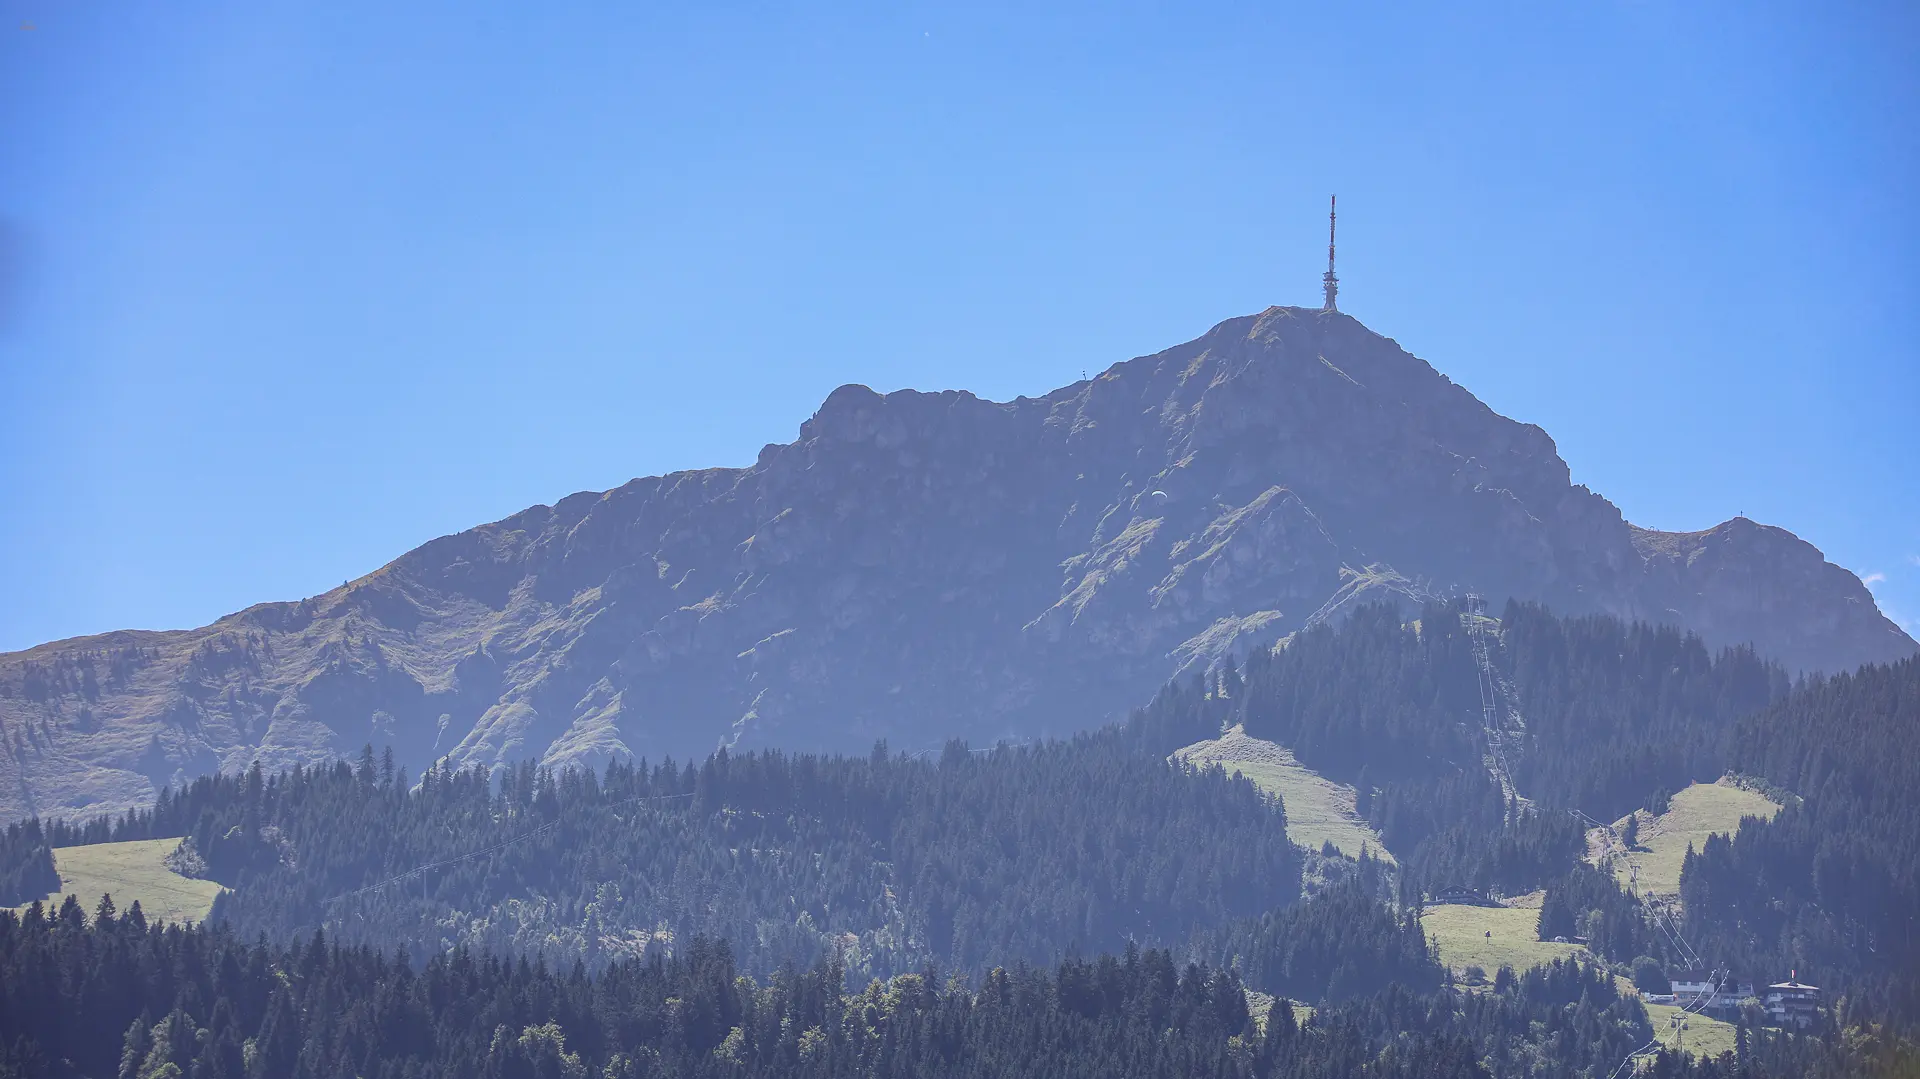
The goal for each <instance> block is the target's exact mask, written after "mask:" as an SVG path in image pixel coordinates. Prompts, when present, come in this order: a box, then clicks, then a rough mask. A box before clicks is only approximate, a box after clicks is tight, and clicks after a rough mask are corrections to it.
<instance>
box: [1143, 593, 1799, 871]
mask: <svg viewBox="0 0 1920 1079" xmlns="http://www.w3.org/2000/svg"><path fill="white" fill-rule="evenodd" d="M1476 617H1479V616H1478V615H1474V614H1471V613H1468V612H1467V611H1465V610H1464V609H1463V607H1462V605H1459V604H1441V603H1429V604H1427V605H1425V606H1424V607H1423V608H1422V609H1421V610H1420V611H1419V613H1418V618H1417V619H1415V620H1413V621H1407V620H1406V619H1405V618H1404V617H1403V615H1402V613H1401V611H1400V610H1399V609H1397V608H1395V607H1393V606H1391V605H1386V604H1373V605H1367V606H1363V607H1361V608H1359V609H1358V610H1356V611H1354V612H1353V614H1352V615H1351V616H1350V617H1348V618H1347V619H1346V620H1345V621H1344V622H1343V623H1341V624H1340V625H1338V626H1334V625H1327V624H1322V625H1320V626H1317V627H1315V628H1313V629H1310V630H1306V631H1304V632H1302V633H1299V634H1296V635H1294V636H1293V637H1292V638H1291V639H1290V640H1288V641H1287V642H1286V644H1285V646H1284V647H1282V648H1279V649H1276V650H1273V651H1260V652H1255V653H1253V654H1252V655H1250V656H1248V657H1247V659H1246V662H1245V665H1244V667H1242V668H1234V669H1228V670H1226V671H1224V672H1222V673H1221V675H1220V676H1219V678H1218V680H1217V685H1212V684H1203V683H1192V684H1177V685H1174V686H1170V687H1168V689H1166V690H1165V691H1163V692H1162V693H1161V694H1160V695H1159V696H1158V697H1157V698H1156V699H1155V700H1154V701H1153V703H1152V704H1151V705H1149V706H1148V707H1147V708H1146V709H1144V710H1143V711H1142V713H1141V714H1140V715H1139V716H1137V717H1136V719H1135V727H1136V728H1137V730H1138V731H1139V732H1140V735H1139V736H1140V737H1142V738H1143V739H1145V740H1146V741H1148V742H1151V743H1153V744H1155V745H1156V746H1167V747H1172V746H1176V745H1182V744H1186V743H1190V742H1193V741H1197V740H1199V739H1203V738H1211V737H1214V736H1215V735H1216V734H1217V733H1218V732H1219V731H1220V730H1221V729H1223V728H1224V727H1225V726H1228V725H1231V724H1234V723H1240V724H1244V726H1245V728H1246V731H1247V733H1248V734H1250V735H1253V736H1255V737H1259V738H1265V739H1268V740H1271V741H1274V742H1278V743H1280V744H1282V745H1285V746H1287V747H1289V748H1290V749H1292V750H1293V752H1294V754H1295V755H1296V756H1297V757H1298V758H1299V759H1300V761H1301V762H1302V763H1304V764H1306V765H1308V766H1310V767H1312V768H1313V769H1315V770H1316V771H1319V772H1320V773H1322V774H1324V775H1327V776H1329V777H1332V778H1334V779H1337V780H1339V781H1341V782H1345V783H1350V784H1353V785H1354V786H1355V787H1356V788H1357V789H1358V792H1359V794H1358V809H1359V810H1360V812H1361V813H1362V814H1363V815H1365V816H1366V817H1367V818H1368V820H1369V821H1370V822H1371V823H1372V824H1373V825H1374V826H1375V827H1376V828H1377V829H1378V830H1379V831H1380V834H1381V837H1382V839H1383V840H1384V841H1385V842H1386V845H1387V847H1388V849H1390V850H1392V851H1393V852H1394V853H1395V855H1396V856H1397V857H1398V858H1399V859H1400V862H1401V864H1402V865H1403V866H1406V867H1407V869H1408V870H1409V871H1410V872H1412V873H1413V874H1414V875H1415V876H1416V878H1417V879H1418V880H1419V881H1420V882H1421V883H1422V884H1424V885H1426V886H1428V887H1432V888H1442V887H1449V886H1462V887H1474V888H1481V889H1489V890H1495V891H1500V892H1505V893H1509V894H1511V893H1515V892H1523V891H1527V890H1530V889H1533V888H1538V887H1541V886H1543V885H1545V884H1546V883H1547V882H1548V881H1549V880H1552V879H1555V878H1557V877H1559V876H1561V875H1562V874H1564V873H1566V872H1567V871H1568V870H1570V869H1571V868H1572V867H1573V865H1574V864H1575V863H1576V862H1578V861H1579V859H1580V858H1581V857H1582V856H1583V855H1584V853H1585V850H1586V840H1585V827H1584V825H1582V824H1581V823H1580V822H1579V820H1578V819H1577V818H1576V817H1575V816H1574V815H1573V814H1572V813H1570V812H1567V811H1568V810H1576V809H1577V810H1580V811H1582V812H1585V813H1587V814H1590V815H1592V816H1594V817H1596V818H1598V819H1601V820H1613V819H1615V818H1617V817H1619V816H1621V815H1623V814H1625V813H1626V812H1627V811H1629V810H1631V809H1634V808H1636V807H1638V806H1641V805H1657V804H1660V803H1661V802H1663V801H1664V798H1665V797H1666V796H1668V795H1671V794H1672V793H1673V792H1675V791H1677V790H1679V789H1681V788H1682V787H1684V786H1686V785H1687V784H1688V783H1691V782H1698V781H1711V780H1714V779H1717V778H1719V777H1720V776H1721V775H1722V774H1723V773H1724V772H1725V771H1726V769H1727V768H1728V767H1729V766H1730V765H1731V763H1732V757H1731V732H1732V730H1733V727H1734V724H1735V722H1736V721H1737V720H1739V719H1740V718H1741V717H1742V716H1744V715H1747V714H1750V713H1751V712H1753V711H1754V710H1756V709H1759V708H1761V707H1763V706H1765V705H1766V704H1767V703H1768V702H1770V701H1771V700H1773V699H1775V698H1776V697H1778V696H1779V695H1780V694H1782V693H1785V692H1786V691H1787V689H1788V688H1789V683H1788V680H1787V678H1786V675H1785V673H1784V672H1782V671H1781V670H1780V669H1779V668H1778V667H1774V666H1771V665H1769V664H1767V663H1765V662H1763V661H1761V660H1760V659H1759V658H1757V657H1756V656H1755V655H1754V654H1753V653H1752V651H1751V650H1748V649H1738V648H1736V649H1726V650H1723V651H1721V652H1719V653H1718V654H1714V653H1710V652H1709V651H1708V650H1707V648H1706V646H1705V645H1704V644H1702V643H1701V641H1700V639H1699V638H1697V637H1694V636H1692V635H1689V634H1683V633H1680V632H1679V631H1677V630H1674V629H1671V628H1668V627H1661V626H1651V625H1646V624H1643V623H1632V624H1628V623H1623V622H1620V621H1619V620H1617V619H1611V618H1603V617H1584V618H1575V619H1561V618H1556V617H1554V616H1553V615H1552V614H1551V613H1550V612H1548V611H1546V610H1545V609H1543V608H1541V607H1538V606H1536V605H1531V604H1523V603H1509V604H1508V605H1507V607H1506V609H1505V611H1504V612H1503V613H1502V616H1501V620H1500V623H1499V628H1498V632H1497V633H1495V634H1490V651H1491V655H1492V662H1493V664H1494V667H1495V668H1496V669H1497V670H1498V672H1499V673H1500V674H1502V675H1503V676H1504V677H1505V678H1506V679H1507V680H1508V682H1509V684H1510V685H1511V686H1512V689H1513V692H1514V693H1515V694H1516V695H1517V698H1518V701H1517V703H1518V704H1519V707H1520V711H1521V712H1522V714H1523V715H1524V717H1525V721H1526V732H1525V735H1524V737H1521V738H1518V739H1515V740H1513V742H1512V743H1511V744H1510V745H1509V746H1508V748H1507V757H1508V761H1509V767H1510V768H1511V770H1512V773H1513V778H1514V783H1515V787H1516V788H1517V790H1518V793H1519V794H1520V795H1521V796H1523V797H1524V798H1526V799H1528V800H1529V801H1530V802H1531V804H1532V809H1531V810H1528V811H1521V809H1520V808H1519V807H1514V806H1509V805H1508V804H1507V800H1506V798H1505V796H1504V795H1503V794H1502V792H1501V790H1500V788H1499V786H1498V785H1497V784H1496V783H1495V782H1494V780H1493V778H1492V777H1491V776H1490V775H1489V774H1488V771H1487V769H1486V767H1485V765H1484V763H1483V760H1482V756H1483V741H1482V739H1481V734H1480V711H1481V692H1480V685H1479V670H1478V667H1477V665H1476V662H1475V659H1474V655H1473V644H1472V637H1471V633H1470V627H1469V625H1468V620H1469V619H1472V618H1476Z"/></svg>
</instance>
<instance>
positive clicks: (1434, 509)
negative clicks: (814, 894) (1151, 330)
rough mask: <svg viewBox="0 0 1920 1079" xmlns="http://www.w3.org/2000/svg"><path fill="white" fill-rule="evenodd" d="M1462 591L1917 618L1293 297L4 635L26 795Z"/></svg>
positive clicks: (136, 798)
mask: <svg viewBox="0 0 1920 1079" xmlns="http://www.w3.org/2000/svg"><path fill="white" fill-rule="evenodd" d="M1422 589H1426V590H1432V591H1438V592H1443V593H1444V592H1464V591H1469V590H1472V591H1478V592H1481V593H1483V594H1485V595H1487V596H1489V597H1490V598H1491V599H1492V600H1494V601H1495V602H1498V601H1499V600H1500V599H1502V598H1503V597H1506V596H1510V595H1511V596H1518V597H1522V598H1528V599H1538V600H1541V601H1544V602H1546V603H1548V604H1550V605H1552V606H1553V607H1554V608H1555V609H1557V610H1561V611H1565V612H1589V611H1600V612H1609V613H1614V614H1618V615H1623V616H1628V617H1637V618H1650V619H1660V620H1667V621H1673V622H1677V623H1679V624H1681V625H1684V626H1687V627H1689V628H1692V629H1695V630H1698V631H1699V632H1700V633H1701V634H1702V635H1703V636H1705V637H1706V638H1707V639H1708V640H1709V641H1710V642H1713V643H1718V644H1732V643H1738V642H1743V641H1751V642H1753V643H1754V644H1755V645H1756V646H1757V647H1758V648H1759V650H1760V651H1761V652H1763V653H1765V654H1767V655H1770V656H1773V657H1776V658H1778V659H1780V660H1782V661H1784V662H1786V663H1787V664H1788V665H1789V666H1790V667H1794V668H1799V669H1807V670H1833V669H1838V668H1843V667H1848V666H1851V665H1854V664H1857V663H1860V662H1865V661H1880V660H1889V659H1894V658H1897V657H1901V656H1905V655H1909V654H1911V653H1912V652H1913V651H1914V650H1915V645H1914V642H1913V641H1911V640H1910V639H1908V638H1907V637H1906V635H1905V634H1903V633H1902V632H1901V631H1900V630H1899V629H1898V628H1897V627H1896V626H1894V625H1893V623H1892V622H1890V621H1889V620H1887V619H1886V618H1885V617H1883V616H1882V615H1881V614H1880V612H1879V611H1878V609H1877V608H1876V607H1875V606H1874V603H1873V600H1872V598H1871V596H1870V595H1869V594H1868V593H1867V590H1866V589H1865V588H1864V587H1863V586H1862V585H1861V583H1860V581H1859V580H1858V579H1857V578H1856V577H1855V576H1854V575H1853V574H1851V573H1848V572H1847V571H1845V570H1843V569H1840V568H1839V567H1837V566H1833V565H1831V564H1828V563H1827V562H1825V561H1824V560H1823V559H1822V558H1821V556H1820V553H1819V552H1818V551H1817V550H1815V549H1814V548H1813V547H1811V546H1809V545H1808V544H1806V543H1804V542H1802V541H1800V540H1799V539H1797V538H1796V537H1794V536H1793V535H1792V534H1790V533H1788V532H1786V531H1784V530H1781V529H1777V528H1768V527H1764V526H1761V525H1756V524H1753V523H1752V522H1749V521H1745V520H1735V521H1731V522H1728V523H1726V524H1723V525H1721V526H1719V527H1717V528H1715V529H1712V530H1710V531H1707V532H1702V533H1692V534H1684V535H1682V534H1669V533H1661V532H1652V531H1648V530H1645V529H1639V528H1635V527H1633V526H1632V525H1629V524H1628V523H1626V522H1625V521H1624V520H1623V519H1622V518H1621V516H1620V513H1619V511H1618V510H1617V509H1616V508H1615V507H1614V506H1613V505H1612V504H1611V503H1609V502H1608V501H1607V500H1606V499H1604V498H1602V497H1600V496H1599V495H1597V494H1594V493H1593V492H1591V491H1589V490H1587V489H1586V488H1585V487H1581V486H1577V485H1574V484H1572V483H1571V482H1570V481H1569V479H1568V473H1567V466H1566V464H1565V463H1564V462H1563V461H1561V460H1560V457H1559V455H1558V454H1557V453H1556V452H1555V448H1554V444H1553V440H1552V439H1550V438H1548V437H1547V435H1546V433H1545V432H1544V431H1542V430H1540V429H1539V428H1538V427H1534V426H1531V425H1528V424H1522V423H1516V422H1514V421H1512V420H1509V419H1506V418H1505V417H1502V416H1499V415H1497V414H1495V413H1494V412H1493V411H1492V410H1490V409H1488V408H1487V407H1486V406H1485V405H1483V404H1481V403H1480V402H1479V401H1478V400H1476V399H1475V398H1474V397H1473V395H1472V394H1470V393H1468V392H1467V391H1466V390H1464V389H1462V388H1460V387H1459V386H1456V385H1454V384H1453V383H1452V382H1451V381H1449V380H1448V379H1447V378H1446V377H1445V376H1443V375H1441V374H1439V373H1437V372H1435V371H1434V370H1433V369H1432V368H1431V367H1429V366H1428V365H1427V364H1426V363H1424V362H1423V361H1421V360H1419V359H1417V358H1415V357H1414V356H1412V355H1410V354H1408V353H1407V352H1405V351H1403V350H1402V349H1401V348H1400V347H1399V346H1398V345H1396V344H1395V343H1394V342H1392V341H1390V340H1388V339H1386V338H1383V337H1380V336H1378V335H1376V334H1374V333H1372V332H1371V331H1369V330H1367V329H1366V328H1365V327H1363V326H1362V325H1360V324H1359V323H1358V322H1356V321H1354V320H1353V319H1352V318H1350V317H1348V316H1346V315H1340V314H1328V313H1322V312H1319V311H1310V310H1304V309H1298V308H1272V309H1269V310H1267V311H1265V312H1263V313H1261V314H1259V315H1255V316H1249V317H1246V318H1237V319H1232V320H1230V321H1227V322H1223V323H1221V324H1220V325H1218V326H1216V327H1214V328H1213V330H1211V331H1210V332H1209V333H1207V334H1206V335H1205V336H1204V337H1201V338H1200V339H1198V340H1196V341H1192V342H1189V343H1187V344H1184V345H1180V346H1178V347H1175V348H1172V349H1168V350H1167V351H1165V352H1162V353H1159V354H1157V355H1153V356H1147V357H1143V358H1140V359H1136V360H1131V361H1128V362H1126V363H1122V364H1119V365H1117V366H1115V367H1113V368H1111V369H1110V370H1108V371H1106V372H1105V373H1104V374H1102V375H1101V376H1100V377H1098V378H1096V379H1093V380H1091V381H1088V382H1081V383H1077V384H1075V385H1072V386H1068V387H1066V388H1064V389H1061V390H1057V391H1055V392H1053V393H1051V394H1048V395H1047V396H1045V397H1043V398H1039V399H1028V398H1021V399H1019V400H1015V401H1012V402H1007V403H996V402H991V401H983V400H980V399H978V398H976V397H974V396H972V395H970V394H967V393H963V392H945V393H917V392H912V391H901V392H898V393H893V394H888V395H886V396H884V397H883V396H881V395H879V394H876V393H874V392H872V391H871V390H868V389H866V388H865V387H861V386H843V387H841V388H840V389H838V390H836V391H834V393H833V394H832V395H831V396H830V397H828V398H827V400H826V402H825V403H824V404H823V405H821V407H820V410H819V412H818V413H816V414H815V415H814V417H813V418H812V419H810V420H808V421H807V422H806V423H805V424H804V425H803V426H802V428H801V431H800V437H799V439H798V440H797V441H795V442H793V443H790V444H787V445H770V446H768V447H766V448H765V449H764V450H762V451H761V454H760V458H759V461H758V462H757V463H756V464H755V465H754V466H753V467H752V468H747V469H712V470H708V471H704V472H687V473H678V474H675V475H670V476H662V477H652V478H647V479H639V480H634V481H633V482H631V483H628V484H626V485H625V486H623V487H620V488H618V489H616V490H612V491H608V492H605V493H604V494H594V493H584V494H576V495H572V496H570V497H567V498H564V499H562V500H560V502H559V503H558V504H556V505H553V506H536V507H534V508H532V509H529V510H526V511H524V512H522V513H519V514H517V515H515V516H513V517H510V518H508V519H506V520H504V521H499V522H496V523H494V524H490V525H484V526H481V527H479V528H475V529H472V530H470V531H467V532H463V533H460V534H459V535H455V536H446V537H443V538H441V539H437V540H434V541H433V542H431V543H428V544H426V545H424V546H422V547H420V548H418V549H416V550H414V551H411V552H409V553H407V554H405V555H403V556H401V557H400V558H399V559H398V560H396V561H394V562H392V563H390V564H389V565H387V566H385V567H383V568H381V569H379V570H377V571H375V572H373V573H371V574H369V575H367V576H366V577H363V578H361V579H360V580H358V581H355V582H352V583H351V584H349V585H346V586H343V587H341V588H339V589H336V590H334V591H332V592H328V593H327V594H325V595H322V596H317V597H313V598H311V599H306V600H302V601H299V602H296V603H271V604H263V605H261V606H257V607H252V608H249V609H247V610H245V611H241V612H240V613H238V614H234V615H231V616H229V617H227V618H224V619H221V620H220V621H219V622H217V623H215V624H213V625H211V626H208V627H205V628H203V629H198V630H189V631H180V632H163V633H147V632H125V633H113V634H107V635H104V636H100V637H91V638H84V639H76V640H70V641H62V642H58V643H54V644H48V645H43V646H41V647H39V648H35V649H32V650H30V651H27V652H21V653H13V654H10V655H4V656H0V722H4V731H3V732H0V735H3V737H0V741H3V742H4V748H0V816H5V817H14V816H19V815H23V814H27V813H32V812H38V813H41V814H54V815H71V814H75V813H80V812H93V811H99V810H105V809H113V810H120V809H124V808H127V807H129V806H133V805H138V804H142V803H145V802H147V801H148V800H149V799H150V798H151V797H152V795H153V793H154V790H155V786H154V785H155V784H156V783H165V782H168V781H170V780H174V779H176V778H179V777H183V776H188V775H193V774H197V773H200V772H204V771H208V770H211V769H213V768H215V767H219V768H224V769H236V768H242V767H245V766H246V765H247V764H248V763H249V762H251V761H254V760H256V759H257V760H260V761H261V762H262V763H263V764H264V765H266V766H267V767H269V768H273V767H277V766H286V765H291V764H294V763H306V764H312V763H316V762H320V761H324V760H328V759H331V758H333V757H335V756H338V755H343V754H351V753H354V752H357V751H358V750H359V748H360V747H361V746H362V745H363V744H365V743H368V742H371V743H373V744H375V745H376V746H382V745H390V746H392V747H393V749H394V751H395V754H396V756H397V757H398V759H399V760H400V761H401V762H402V763H403V764H406V765H408V766H410V767H411V768H412V769H414V770H416V771H417V770H418V769H419V768H421V767H423V766H425V765H426V764H428V763H431V762H434V761H436V760H441V759H445V760H448V761H450V762H451V763H453V764H456V765H463V764H472V763H493V762H498V761H506V760H516V759H523V758H527V757H541V758H543V759H544V760H546V761H548V762H550V763H552V764H555V765H565V764H583V765H592V766H599V765H601V764H603V763H604V762H605V761H606V760H608V759H609V758H612V757H616V756H624V755H634V756H647V757H650V758H654V759H658V758H659V757H661V756H663V755H668V754H671V755H674V756H676V757H679V758H686V757H689V756H696V755H703V754H705V753H706V752H708V751H710V750H712V749H713V748H714V747H715V746H716V745H720V744H723V743H727V744H737V745H765V744H774V745H783V746H791V747H796V748H817V749H843V750H855V751H860V750H864V749H865V748H867V747H868V746H870V745H871V744H872V742H873V741H874V740H875V739H877V738H887V739H889V740H890V741H891V742H892V744H893V745H894V746H896V747H920V746H928V745H934V744H937V743H938V742H939V741H941V740H943V739H945V738H948V737H952V736H962V737H969V738H972V739H975V740H991V739H995V738H1001V737H1009V738H1016V739H1018V738H1025V737H1030V736H1034V735H1038V734H1047V733H1064V732H1067V731H1071V730H1074V729H1079V728H1083V727H1086V726H1089V725H1092V724H1095V723H1098V722H1100V721H1102V720H1104V719H1107V718H1109V717H1112V716H1115V715H1117V714H1119V713H1121V712H1123V711H1124V710H1125V709H1126V708H1128V707H1129V706H1132V705H1135V704H1138V703H1141V702H1142V701H1144V700H1145V699H1146V697H1147V695H1148V694H1150V693H1151V692H1152V690H1153V688H1154V687H1155V686H1156V685H1158V684H1159V683H1160V682H1162V681H1163V680H1164V679H1166V678H1167V677H1168V676H1170V675H1172V674H1174V673H1175V672H1176V671H1178V670H1180V669H1182V668H1183V667H1186V666H1189V665H1192V664H1195V663H1205V662H1208V661H1210V660H1211V659H1213V658H1215V657H1218V656H1221V655H1225V654H1228V653H1231V652H1236V651H1241V652H1244V651H1245V650H1246V649H1248V648H1250V647H1254V646H1258V645H1264V644H1267V643H1270V642H1272V641H1273V640H1275V639H1277V638H1278V637H1279V636H1281V635H1283V634H1285V633H1287V632H1291V631H1292V630H1295V629H1298V628H1299V627H1300V626H1302V625H1303V624H1305V623H1306V622H1307V621H1308V620H1309V619H1311V618H1313V617H1315V616H1316V613H1318V614H1319V615H1320V616H1324V615H1325V614H1326V613H1327V611H1328V610H1330V609H1335V608H1337V607H1338V605H1339V604H1340V603H1343V602H1351V601H1355V600H1364V599H1365V598H1367V597H1368V596H1370V595H1385V594H1391V593H1394V592H1403V593H1415V592H1419V591H1421V590H1422Z"/></svg>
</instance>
